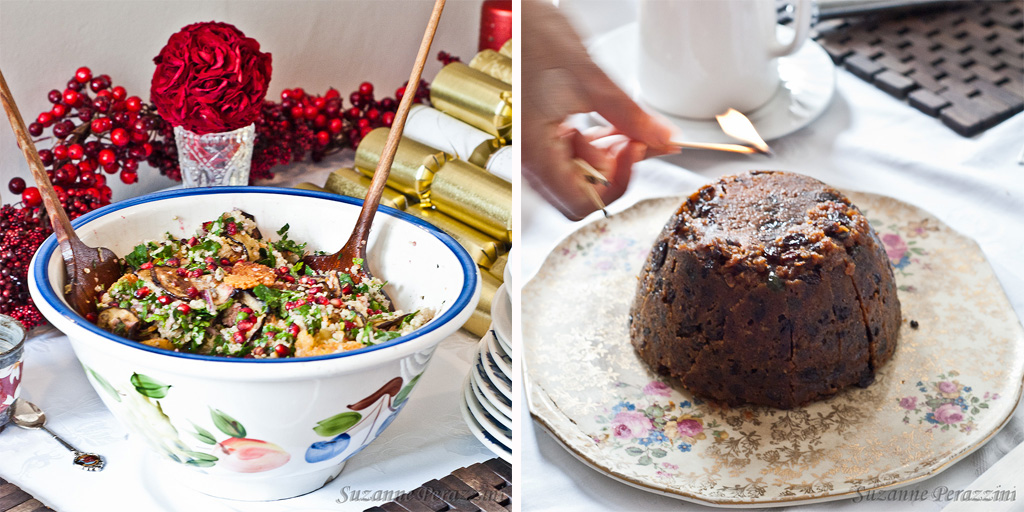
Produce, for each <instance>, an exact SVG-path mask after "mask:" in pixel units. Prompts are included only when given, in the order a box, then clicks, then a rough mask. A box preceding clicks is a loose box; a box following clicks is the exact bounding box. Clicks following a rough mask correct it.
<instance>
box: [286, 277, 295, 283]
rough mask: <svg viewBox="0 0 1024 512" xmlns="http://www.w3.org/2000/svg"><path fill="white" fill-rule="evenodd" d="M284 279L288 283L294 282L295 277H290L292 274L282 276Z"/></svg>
mask: <svg viewBox="0 0 1024 512" xmlns="http://www.w3.org/2000/svg"><path fill="white" fill-rule="evenodd" d="M284 280H285V282H288V283H294V282H295V278H294V277H292V276H284Z"/></svg>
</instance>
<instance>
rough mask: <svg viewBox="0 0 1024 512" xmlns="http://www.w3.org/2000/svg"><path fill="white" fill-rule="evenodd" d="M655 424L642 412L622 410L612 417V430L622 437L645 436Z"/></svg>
mask: <svg viewBox="0 0 1024 512" xmlns="http://www.w3.org/2000/svg"><path fill="white" fill-rule="evenodd" d="M651 427H653V424H652V423H651V420H650V419H648V418H647V416H645V415H644V413H642V412H637V411H622V412H620V413H618V414H616V415H615V417H614V418H613V419H612V432H613V433H614V434H615V437H618V438H620V439H630V438H637V439H640V438H644V437H647V432H649V431H650V430H651Z"/></svg>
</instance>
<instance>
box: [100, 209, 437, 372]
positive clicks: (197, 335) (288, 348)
mask: <svg viewBox="0 0 1024 512" xmlns="http://www.w3.org/2000/svg"><path fill="white" fill-rule="evenodd" d="M277 234H278V236H279V239H278V240H277V241H270V240H269V239H264V238H263V236H262V233H260V230H259V228H258V227H257V226H256V222H255V219H254V218H253V216H251V215H249V214H247V213H245V212H242V211H240V210H233V211H230V212H227V213H224V214H223V215H221V216H220V217H219V218H217V219H215V220H212V221H209V222H205V223H203V225H202V227H201V228H200V229H199V231H198V232H197V233H196V235H195V236H193V237H191V238H188V239H176V238H174V237H173V236H171V234H170V233H167V234H166V235H165V237H164V239H163V240H151V241H147V242H145V243H143V244H140V245H138V246H136V247H135V249H134V250H132V252H131V253H130V254H128V255H127V256H125V257H124V268H125V269H126V272H125V274H124V275H123V276H121V278H120V279H118V280H117V282H115V283H114V284H113V285H111V286H110V288H109V289H108V290H107V291H106V292H105V293H104V294H103V296H102V297H101V298H100V300H99V303H98V304H97V306H98V311H99V312H98V314H97V315H96V317H95V322H96V324H97V325H98V326H99V327H100V328H102V329H105V330H107V331H110V332H112V333H114V334H117V335H119V336H122V337H125V338H128V339H131V340H134V341H137V342H139V343H143V344H146V345H149V346H153V347H157V348H162V349H166V350H173V351H176V352H189V353H196V354H206V355H214V356H225V357H246V358H279V357H310V356H318V355H325V354H333V353H337V352H343V351H347V350H355V349H359V348H363V347H367V346H370V345H375V344H378V343H383V342H387V341H390V340H392V339H395V338H397V337H399V336H401V335H403V334H407V333H409V332H412V331H413V330H415V329H417V328H418V327H420V326H422V325H423V324H424V323H426V322H427V321H429V320H430V319H431V317H432V316H433V312H432V311H430V310H420V311H416V312H412V313H408V314H405V313H402V312H400V311H392V310H391V304H390V301H389V300H388V298H387V296H386V295H385V294H384V293H383V292H382V289H383V287H384V285H385V283H384V282H382V281H381V280H380V279H377V278H372V279H361V281H360V282H355V281H353V279H352V277H350V275H349V274H348V273H344V272H335V271H328V272H324V273H320V272H316V271H314V270H313V269H311V268H309V267H308V266H306V265H305V264H304V263H303V262H302V257H303V256H304V255H305V246H306V244H304V243H298V242H296V241H294V240H291V239H289V238H288V225H287V224H285V226H284V227H282V228H281V229H280V230H279V231H277ZM362 263H363V262H362V261H359V260H358V259H357V260H355V261H353V262H352V265H353V268H350V269H349V270H350V273H351V274H352V275H360V272H358V270H359V267H360V266H361V265H362Z"/></svg>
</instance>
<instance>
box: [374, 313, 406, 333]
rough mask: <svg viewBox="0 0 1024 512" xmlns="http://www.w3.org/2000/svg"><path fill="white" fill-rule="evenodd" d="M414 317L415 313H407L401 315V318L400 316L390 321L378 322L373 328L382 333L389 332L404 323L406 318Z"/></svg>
mask: <svg viewBox="0 0 1024 512" xmlns="http://www.w3.org/2000/svg"><path fill="white" fill-rule="evenodd" d="M414 316H416V313H415V312H413V313H409V314H407V315H402V316H400V317H398V318H393V319H391V320H387V321H384V322H380V323H378V324H375V325H374V327H376V328H377V329H380V330H382V331H390V330H391V329H394V328H395V327H398V326H399V325H401V324H402V322H403V321H405V319H406V318H412V317H414Z"/></svg>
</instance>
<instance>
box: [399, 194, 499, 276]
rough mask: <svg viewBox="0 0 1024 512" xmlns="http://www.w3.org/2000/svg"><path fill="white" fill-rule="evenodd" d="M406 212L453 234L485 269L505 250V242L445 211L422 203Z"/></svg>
mask: <svg viewBox="0 0 1024 512" xmlns="http://www.w3.org/2000/svg"><path fill="white" fill-rule="evenodd" d="M406 213H410V214H412V215H413V216H415V217H417V218H420V219H423V220H425V221H427V222H429V223H431V224H433V225H434V227H436V228H437V229H440V230H441V231H444V232H445V233H448V234H449V235H451V236H452V238H454V239H455V241H456V242H458V243H459V245H461V246H462V247H463V248H465V249H466V252H468V253H469V256H470V257H471V258H473V261H475V262H476V264H477V265H480V266H481V267H483V269H484V270H486V269H488V268H490V267H491V266H492V265H493V264H494V261H495V260H496V259H497V258H498V256H500V255H501V254H503V253H504V252H505V244H502V243H501V242H499V241H497V240H495V239H493V238H491V237H489V236H487V235H485V234H483V233H481V232H480V231H477V230H476V229H473V228H471V227H469V226H467V225H466V224H463V223H462V222H459V221H458V220H456V219H454V218H452V217H451V216H449V215H445V214H444V213H443V212H440V211H438V210H435V209H433V208H430V207H425V206H424V205H423V204H422V203H421V204H416V205H412V206H410V207H409V209H408V210H406Z"/></svg>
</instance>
